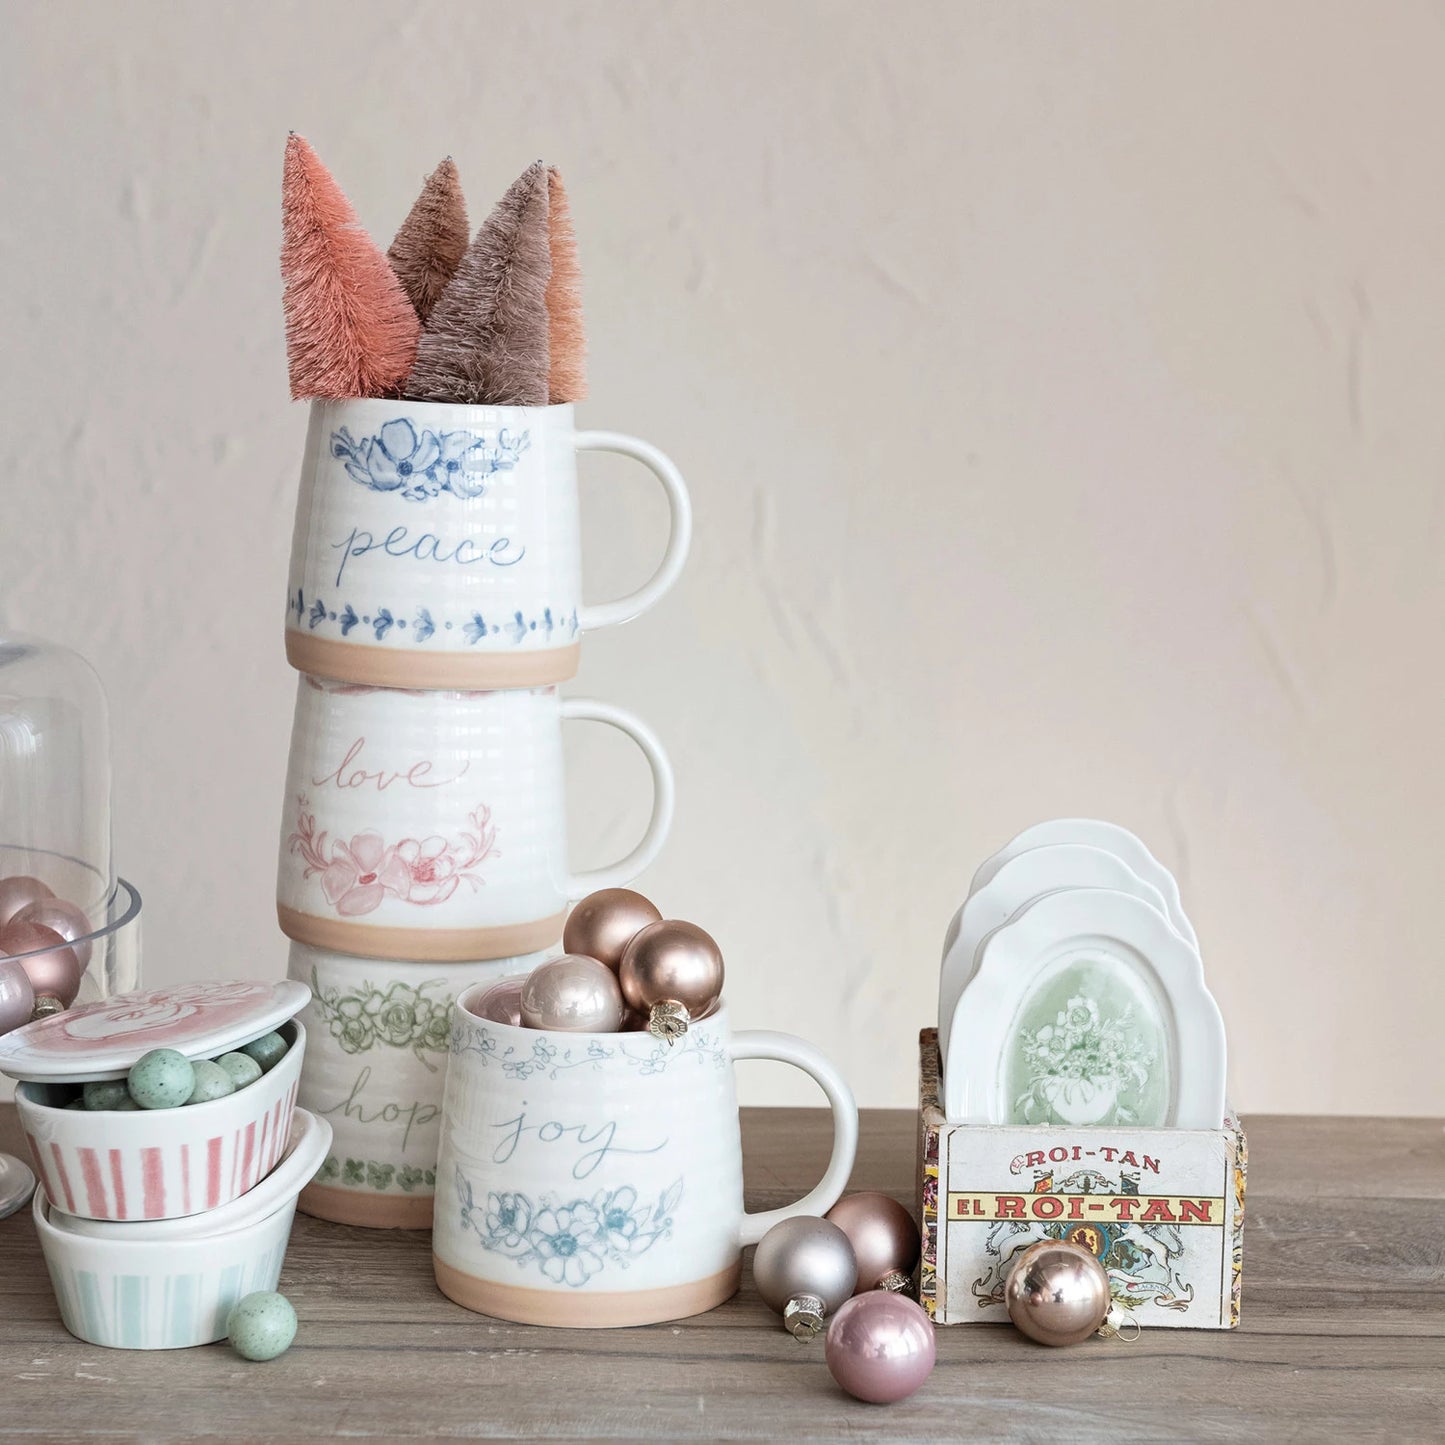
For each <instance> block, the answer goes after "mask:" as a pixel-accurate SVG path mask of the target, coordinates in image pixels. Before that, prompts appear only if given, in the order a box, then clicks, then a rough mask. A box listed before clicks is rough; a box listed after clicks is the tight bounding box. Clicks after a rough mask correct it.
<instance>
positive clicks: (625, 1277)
mask: <svg viewBox="0 0 1445 1445" xmlns="http://www.w3.org/2000/svg"><path fill="white" fill-rule="evenodd" d="M484 987H485V986H482V987H474V988H471V989H468V990H467V991H466V992H465V993H463V994H461V995H460V996H459V997H458V999H457V1003H456V1007H455V1009H454V1011H453V1015H452V1020H453V1022H452V1035H451V1061H450V1064H449V1066H448V1069H447V1082H446V1089H445V1092H444V1094H443V1103H442V1135H441V1149H440V1152H439V1156H438V1160H437V1176H436V1204H435V1215H434V1218H433V1221H432V1264H433V1268H434V1270H435V1273H436V1280H437V1284H438V1286H439V1287H440V1289H441V1291H442V1293H443V1294H445V1295H447V1296H448V1298H450V1299H453V1300H455V1301H456V1302H457V1303H458V1304H460V1305H464V1306H466V1308H467V1309H472V1310H477V1311H479V1312H480V1313H483V1314H488V1315H493V1316H495V1317H496V1318H498V1319H506V1320H515V1321H518V1322H520V1323H523V1324H538V1325H573V1326H585V1327H593V1328H595V1327H608V1326H613V1325H640V1324H652V1323H655V1322H657V1321H660V1320H673V1319H681V1318H683V1317H684V1316H686V1315H694V1314H700V1313H702V1311H704V1310H709V1309H712V1308H713V1307H714V1306H716V1305H719V1304H721V1303H722V1302H723V1301H724V1300H725V1299H728V1298H729V1297H730V1296H731V1295H732V1294H734V1293H735V1292H736V1290H737V1287H738V1280H739V1277H740V1273H741V1268H742V1250H743V1246H744V1245H748V1244H756V1243H757V1242H758V1240H759V1239H761V1238H762V1236H763V1235H764V1234H765V1233H766V1232H767V1231H768V1230H769V1229H770V1228H771V1227H772V1226H773V1225H774V1224H776V1223H777V1222H778V1221H779V1220H781V1219H788V1218H791V1217H792V1216H794V1215H800V1214H805V1215H813V1214H822V1213H824V1211H826V1210H828V1209H830V1208H831V1207H832V1206H833V1204H834V1203H835V1202H836V1201H837V1200H838V1198H839V1196H840V1195H841V1194H842V1192H843V1189H844V1186H845V1185H846V1184H847V1181H848V1175H849V1174H850V1173H851V1172H852V1168H853V1158H854V1154H855V1153H856V1151H857V1145H858V1111H857V1109H856V1107H855V1105H854V1103H853V1096H852V1094H851V1093H850V1092H849V1090H848V1086H847V1084H846V1083H844V1081H843V1079H842V1078H841V1077H840V1075H839V1074H838V1072H837V1070H836V1069H834V1068H833V1066H832V1065H831V1064H830V1063H829V1062H828V1061H827V1059H825V1058H824V1057H823V1056H822V1054H820V1053H819V1052H818V1051H817V1050H816V1049H814V1048H813V1047H812V1046H811V1045H809V1044H806V1043H804V1042H803V1041H802V1040H801V1039H796V1038H793V1037H792V1036H791V1035H790V1034H780V1033H773V1032H771V1031H768V1030H745V1031H742V1032H739V1033H736V1034H735V1033H733V1032H732V1030H731V1028H730V1027H729V1024H728V1014H727V1008H726V1006H725V1005H724V1006H723V1007H720V1008H719V1009H718V1010H717V1011H716V1012H715V1013H713V1014H711V1015H710V1016H708V1017H707V1018H704V1019H702V1020H700V1021H698V1022H696V1023H694V1024H693V1025H692V1026H691V1027H690V1028H689V1029H688V1031H687V1033H686V1034H684V1035H683V1037H682V1038H681V1039H680V1040H678V1041H677V1042H676V1043H675V1044H672V1045H668V1044H666V1043H664V1042H662V1041H661V1040H659V1039H654V1038H653V1037H652V1036H651V1035H650V1034H646V1033H620V1034H575V1033H547V1032H543V1031H538V1030H533V1029H521V1028H512V1027H510V1026H509V1025H507V1024H499V1023H492V1022H489V1021H486V1020H483V1019H479V1018H477V1017H476V1016H475V1015H474V1014H473V1013H472V1012H471V1008H470V1005H472V1004H474V1003H475V1002H476V1001H477V999H478V998H479V996H480V994H481V993H482V992H483V991H484ZM742 1059H776V1060H780V1061H782V1062H784V1063H789V1064H793V1065H795V1066H796V1067H797V1068H800V1069H802V1070H803V1071H804V1072H805V1073H807V1074H810V1075H811V1076H812V1077H813V1078H814V1079H815V1080H816V1081H817V1082H818V1084H819V1085H821V1087H822V1089H823V1092H824V1093H825V1094H826V1095H827V1097H828V1103H829V1106H830V1107H831V1109H832V1117H833V1150H832V1157H831V1158H830V1159H829V1161H828V1167H827V1169H826V1170H825V1171H824V1174H823V1177H822V1179H821V1180H819V1182H818V1184H817V1186H816V1187H815V1188H814V1189H813V1190H812V1191H811V1192H810V1193H809V1194H807V1195H805V1196H804V1197H803V1198H802V1199H799V1200H798V1201H797V1202H796V1203H793V1204H789V1205H786V1206H785V1207H783V1208H781V1209H770V1210H765V1211H763V1212H761V1213H756V1214H749V1213H747V1212H745V1211H744V1209H743V1164H742V1141H741V1137H740V1134H739V1129H738V1101H737V1087H736V1082H735V1080H734V1077H733V1066H734V1064H736V1063H737V1062H738V1061H739V1060H742Z"/></svg>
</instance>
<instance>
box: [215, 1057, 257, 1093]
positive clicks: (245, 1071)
mask: <svg viewBox="0 0 1445 1445" xmlns="http://www.w3.org/2000/svg"><path fill="white" fill-rule="evenodd" d="M216 1062H217V1063H218V1064H219V1065H220V1066H221V1067H222V1068H223V1069H224V1070H225V1071H226V1072H227V1073H228V1074H229V1075H230V1076H231V1082H232V1084H234V1085H235V1086H236V1088H238V1089H244V1088H245V1087H246V1085H247V1084H254V1083H255V1082H256V1080H257V1079H259V1078H260V1077H261V1065H260V1064H258V1063H257V1062H256V1061H255V1059H253V1058H252V1057H251V1056H250V1055H249V1054H222V1055H221V1057H220V1058H219V1059H217V1060H216Z"/></svg>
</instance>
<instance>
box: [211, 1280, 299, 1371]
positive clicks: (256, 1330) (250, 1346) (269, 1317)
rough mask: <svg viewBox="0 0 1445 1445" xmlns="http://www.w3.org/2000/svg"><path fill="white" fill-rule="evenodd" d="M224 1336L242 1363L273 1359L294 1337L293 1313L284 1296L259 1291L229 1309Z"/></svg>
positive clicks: (285, 1348)
mask: <svg viewBox="0 0 1445 1445" xmlns="http://www.w3.org/2000/svg"><path fill="white" fill-rule="evenodd" d="M226 1337H227V1339H229V1340H230V1342H231V1348H232V1349H233V1350H235V1352H236V1353H237V1354H238V1355H240V1357H241V1358H242V1359H243V1360H274V1359H275V1358H276V1356H277V1355H283V1354H285V1353H286V1351H287V1350H288V1349H290V1347H291V1341H292V1340H294V1339H295V1338H296V1311H295V1310H294V1309H292V1307H291V1301H290V1300H288V1299H287V1298H286V1296H285V1295H284V1294H277V1293H276V1292H275V1291H274V1290H269V1289H258V1290H256V1291H255V1293H254V1294H248V1295H247V1296H246V1297H245V1298H244V1299H242V1300H240V1301H238V1302H237V1304H236V1305H235V1307H234V1308H233V1309H232V1310H231V1315H230V1318H229V1319H228V1320H227V1321H226Z"/></svg>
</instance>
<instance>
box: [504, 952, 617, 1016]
mask: <svg viewBox="0 0 1445 1445" xmlns="http://www.w3.org/2000/svg"><path fill="white" fill-rule="evenodd" d="M521 1010H522V1026H523V1027H524V1028H529V1029H547V1030H549V1031H551V1032H554V1033H573V1034H615V1033H616V1032H617V1030H618V1029H619V1028H620V1027H621V1026H622V1014H623V1007H622V990H621V989H620V988H618V986H617V975H616V974H615V973H613V972H612V970H611V969H610V968H608V967H607V965H606V964H605V963H598V962H597V960H596V959H595V958H585V957H583V956H582V955H581V954H576V953H564V954H562V956H561V957H560V958H549V959H548V960H547V962H546V963H539V964H538V965H537V967H536V968H534V969H533V970H532V972H531V973H530V974H528V975H527V979H526V982H525V983H523V985H522V996H521Z"/></svg>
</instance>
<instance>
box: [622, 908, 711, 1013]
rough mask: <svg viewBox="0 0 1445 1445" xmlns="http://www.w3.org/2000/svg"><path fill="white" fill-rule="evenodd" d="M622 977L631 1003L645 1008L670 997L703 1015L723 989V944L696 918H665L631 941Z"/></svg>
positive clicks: (641, 1009)
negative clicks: (699, 923)
mask: <svg viewBox="0 0 1445 1445" xmlns="http://www.w3.org/2000/svg"><path fill="white" fill-rule="evenodd" d="M618 978H619V980H620V981H621V984H622V995H623V997H624V998H625V999H626V1000H627V1002H628V1005H629V1007H631V1008H635V1009H637V1010H639V1011H641V1012H644V1013H645V1012H647V1011H648V1010H650V1009H651V1008H652V1006H653V1005H654V1004H658V1003H662V1002H664V1001H667V1000H671V1001H674V1002H676V1003H680V1004H681V1005H682V1006H683V1007H684V1008H685V1009H686V1010H687V1012H688V1015H689V1017H691V1018H694V1019H697V1018H701V1017H702V1015H703V1014H705V1013H706V1012H707V1011H708V1010H709V1009H710V1008H711V1007H712V1006H713V1004H715V1003H716V1002H717V1000H718V996H719V994H721V993H722V986H723V957H722V950H721V949H720V948H719V947H718V946H717V944H716V943H715V942H714V941H713V938H712V935H711V934H709V933H705V932H704V931H703V930H702V929H701V928H699V927H698V926H697V924H695V923H684V922H682V921H681V920H680V919H674V918H670V919H666V920H665V921H663V922H661V923H652V924H649V925H648V926H647V927H646V928H644V929H643V930H642V932H641V933H639V934H638V935H637V937H636V938H634V939H633V940H632V942H631V943H629V944H628V945H627V951H626V952H625V953H624V954H623V955H622V967H621V969H620V970H619V972H618Z"/></svg>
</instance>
